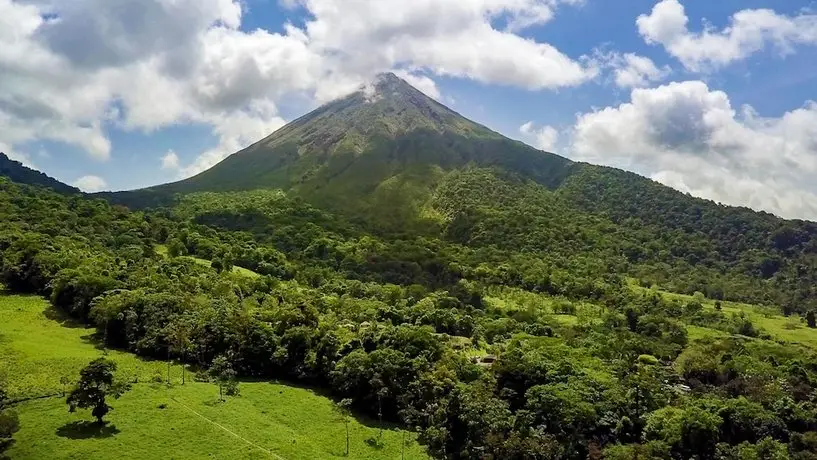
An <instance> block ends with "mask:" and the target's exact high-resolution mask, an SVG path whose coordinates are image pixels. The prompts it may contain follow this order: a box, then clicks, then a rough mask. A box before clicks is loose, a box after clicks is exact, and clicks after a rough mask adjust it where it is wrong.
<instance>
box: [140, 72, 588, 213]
mask: <svg viewBox="0 0 817 460" xmlns="http://www.w3.org/2000/svg"><path fill="white" fill-rule="evenodd" d="M572 164H573V163H572V162H571V161H569V160H567V159H565V158H562V157H559V156H557V155H553V154H550V153H545V152H541V151H539V150H536V149H534V148H532V147H530V146H528V145H525V144H523V143H521V142H517V141H513V140H510V139H508V138H505V137H503V136H501V135H500V134H498V133H496V132H494V131H491V130H490V129H488V128H486V127H484V126H482V125H479V124H477V123H474V122H473V121H470V120H468V119H466V118H465V117H463V116H461V115H460V114H458V113H456V112H454V111H453V110H451V109H449V108H448V107H445V106H444V105H442V104H440V103H438V102H437V101H435V100H434V99H432V98H430V97H428V96H426V95H425V94H423V93H422V92H420V91H418V90H417V89H415V88H414V87H412V86H411V85H409V84H408V83H406V82H405V81H404V80H402V79H400V78H399V77H397V76H395V75H394V74H391V73H388V74H381V75H379V76H378V77H377V78H376V79H375V81H374V82H373V83H371V84H370V85H366V86H364V87H362V88H361V89H360V90H359V91H357V92H355V93H353V94H350V95H348V96H347V97H344V98H342V99H339V100H336V101H333V102H331V103H329V104H326V105H324V106H322V107H320V108H318V109H316V110H315V111H313V112H311V113H309V114H307V115H305V116H303V117H301V118H299V119H297V120H295V121H293V122H291V123H289V124H288V125H286V126H284V127H283V128H281V129H279V130H278V131H276V132H274V133H272V134H271V135H270V136H268V137H266V138H265V139H262V140H261V141H259V142H257V143H255V144H253V145H251V146H250V147H248V148H246V149H244V150H242V151H240V152H237V153H235V154H233V155H231V156H229V157H228V158H226V159H225V160H224V161H222V162H221V163H219V164H217V165H216V166H214V167H213V168H211V169H209V170H207V171H205V172H203V173H201V174H199V175H197V176H194V177H191V178H189V179H187V180H184V181H181V182H176V183H173V184H168V185H164V186H159V187H155V188H153V189H151V191H153V192H155V193H157V194H159V195H164V194H165V193H166V192H172V193H179V192H181V193H186V192H198V191H234V190H249V189H258V188H279V189H283V190H285V191H287V192H289V193H291V194H295V195H298V196H301V197H303V198H305V199H307V200H308V201H310V202H312V203H313V204H315V205H318V206H320V207H324V208H328V209H331V210H333V211H338V212H340V213H342V214H346V215H349V216H351V217H365V218H367V219H368V218H376V217H377V216H379V215H380V214H382V213H384V212H386V213H388V214H390V216H388V217H389V219H388V220H389V221H390V222H402V223H401V224H399V225H403V224H405V222H403V221H405V220H406V219H408V218H409V216H411V215H414V216H416V215H418V214H422V212H423V210H422V209H421V208H423V207H424V205H425V203H426V202H427V201H428V199H429V198H430V196H431V194H432V193H433V191H434V189H435V188H436V186H437V185H438V184H439V183H440V181H441V180H442V178H443V177H444V176H445V175H446V174H447V173H449V172H451V171H453V170H457V169H461V168H466V167H472V166H473V167H488V168H494V169H497V170H501V171H503V172H506V173H510V174H512V175H514V176H518V177H520V178H525V179H530V180H533V181H535V182H538V183H540V184H542V185H544V186H546V187H548V188H554V187H555V186H557V185H558V184H559V183H560V182H561V181H562V180H563V179H564V177H565V176H566V174H567V172H568V170H569V168H570V167H571V165H572ZM395 213H404V214H406V215H405V216H403V217H399V216H394V214H395Z"/></svg>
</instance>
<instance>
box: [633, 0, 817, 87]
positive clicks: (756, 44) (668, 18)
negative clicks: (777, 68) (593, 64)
mask: <svg viewBox="0 0 817 460" xmlns="http://www.w3.org/2000/svg"><path fill="white" fill-rule="evenodd" d="M688 22H689V18H688V17H687V15H686V12H685V10H684V6H683V5H682V4H681V3H680V2H679V1H678V0H662V1H661V2H659V3H658V4H656V5H655V7H654V8H653V9H652V12H651V13H650V14H648V15H646V14H645V15H641V16H639V17H638V19H637V20H636V24H637V26H638V31H639V33H640V34H641V36H642V37H644V39H645V41H646V42H647V43H651V44H660V45H662V46H664V48H665V49H666V50H667V52H668V53H669V54H671V55H672V56H674V57H675V58H677V59H678V60H680V61H681V63H683V65H684V66H685V67H686V68H687V69H689V70H692V71H703V70H707V69H710V68H716V67H718V66H723V65H726V64H729V63H732V62H734V61H738V60H742V59H745V58H747V57H749V56H750V55H752V54H754V53H756V52H758V51H761V50H763V49H764V48H766V47H767V46H769V45H771V46H773V47H774V48H775V49H777V51H778V52H780V53H782V54H786V53H790V52H792V50H793V48H794V47H795V46H796V45H803V44H811V45H814V44H817V15H814V14H807V13H803V14H800V15H797V16H785V15H781V14H777V13H776V12H774V11H773V10H770V9H746V10H741V11H738V12H737V13H735V14H734V15H732V17H731V19H730V24H729V25H728V26H727V27H725V28H724V29H723V30H714V29H712V28H711V27H705V28H704V30H703V31H701V32H691V31H690V30H689V29H688V27H687V24H688Z"/></svg>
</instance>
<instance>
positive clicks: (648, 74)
mask: <svg viewBox="0 0 817 460" xmlns="http://www.w3.org/2000/svg"><path fill="white" fill-rule="evenodd" d="M611 65H612V66H613V68H614V71H613V74H614V78H615V83H616V85H617V86H618V87H620V88H640V87H644V86H649V85H650V84H651V83H654V82H659V81H661V80H663V79H665V78H667V76H668V75H669V74H670V68H669V67H667V66H664V67H662V68H658V67H657V66H656V65H655V63H654V62H653V61H652V60H651V59H650V58H647V57H644V56H639V55H637V54H633V53H626V54H622V55H619V54H616V55H614V57H613V59H612V62H611Z"/></svg>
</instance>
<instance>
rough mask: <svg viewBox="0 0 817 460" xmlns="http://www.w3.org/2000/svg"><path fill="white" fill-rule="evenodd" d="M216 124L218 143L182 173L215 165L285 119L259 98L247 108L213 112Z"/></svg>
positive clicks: (267, 132) (183, 175) (197, 170)
mask: <svg viewBox="0 0 817 460" xmlns="http://www.w3.org/2000/svg"><path fill="white" fill-rule="evenodd" d="M210 121H211V123H212V124H213V125H214V126H216V128H215V130H214V133H215V134H216V135H217V136H218V139H219V142H218V145H217V146H216V147H214V148H212V149H210V150H207V151H205V152H204V153H202V154H201V155H199V156H198V157H197V158H196V159H195V160H194V161H193V162H192V163H191V164H189V165H187V166H185V167H183V168H182V169H181V171H180V173H181V174H180V177H190V176H194V175H196V174H198V173H200V172H202V171H205V170H207V169H209V168H211V167H213V166H215V165H216V164H217V163H218V162H220V161H221V160H223V159H225V158H227V157H228V156H229V155H230V154H233V153H235V152H237V151H239V150H241V149H243V148H245V147H248V146H250V145H251V144H252V143H254V142H257V141H259V140H261V139H262V138H264V137H265V136H267V135H269V134H271V133H272V132H273V131H275V130H277V129H278V128H280V127H282V126H283V125H284V123H285V122H284V120H283V119H282V118H280V117H278V116H277V115H276V110H275V106H274V105H272V104H271V103H263V102H256V103H253V104H251V105H250V107H248V108H247V109H245V110H239V111H234V112H229V113H222V114H218V115H214V117H213V118H212V119H211V120H210Z"/></svg>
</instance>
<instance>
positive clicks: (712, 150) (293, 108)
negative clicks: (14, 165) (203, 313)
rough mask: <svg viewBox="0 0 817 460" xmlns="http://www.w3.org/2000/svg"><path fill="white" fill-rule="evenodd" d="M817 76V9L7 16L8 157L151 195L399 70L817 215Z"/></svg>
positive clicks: (720, 5) (140, 5)
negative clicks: (158, 187) (147, 190)
mask: <svg viewBox="0 0 817 460" xmlns="http://www.w3.org/2000/svg"><path fill="white" fill-rule="evenodd" d="M114 3H115V5H114ZM815 62H817V3H815V2H814V1H810V0H808V1H806V0H788V1H785V2H779V1H770V0H767V1H760V0H719V1H717V2H713V1H700V0H661V1H657V0H628V1H622V2H613V1H608V0H413V1H412V2H406V1H403V0H344V1H339V0H242V1H238V0H173V1H171V0H127V1H125V0H123V1H120V2H109V1H107V0H75V1H72V2H58V1H55V0H0V150H2V151H6V153H9V154H10V155H12V156H13V157H15V158H18V159H20V160H22V161H24V162H26V163H28V164H30V165H33V166H35V167H36V168H38V169H40V170H42V171H45V172H46V173H48V174H49V175H52V176H54V177H56V178H58V179H60V180H63V181H65V182H68V183H74V184H77V185H79V186H81V187H83V188H85V189H86V190H90V191H94V190H101V189H113V190H123V189H132V188H139V187H145V186H149V185H154V184H158V183H163V182H168V181H173V180H178V179H180V178H183V177H186V176H189V175H191V174H194V173H196V172H199V171H201V170H203V169H205V168H206V167H209V166H211V165H212V164H215V163H216V162H217V161H219V160H220V159H222V158H224V157H225V156H226V155H228V154H230V153H233V152H234V151H236V150H238V149H240V148H242V147H244V146H246V145H248V144H249V143H251V142H254V141H256V140H258V139H260V138H261V137H263V136H265V135H267V134H269V133H270V132H272V131H273V130H274V129H277V128H278V127H280V126H281V125H282V124H284V123H285V122H286V121H288V120H292V119H294V118H296V117H298V116H300V115H302V114H304V113H306V112H308V111H309V110H311V109H314V108H315V107H317V106H319V105H320V104H322V103H325V102H327V101H329V100H331V99H332V98H335V97H339V96H341V95H343V94H345V93H346V92H349V91H353V90H354V89H355V88H357V87H359V85H360V84H362V83H364V82H365V81H367V80H369V79H371V78H372V77H373V76H374V75H375V74H377V73H378V72H382V71H387V70H394V71H396V72H397V73H398V74H399V75H401V76H403V77H404V78H406V79H407V80H408V81H409V82H410V83H412V84H415V85H416V86H418V87H419V88H420V89H421V90H423V91H425V92H426V93H427V94H429V95H431V96H433V97H435V98H437V99H439V100H440V101H441V102H443V103H445V104H447V105H450V106H451V107H452V108H454V109H455V110H457V111H459V112H460V113H462V114H463V115H465V116H467V117H469V118H472V119H474V120H476V121H479V122H481V123H483V124H486V125H487V126H489V127H491V128H493V129H495V130H497V131H500V132H501V133H503V134H505V135H507V136H509V137H513V138H516V139H520V140H523V141H525V142H528V143H530V144H531V145H534V146H536V147H539V148H542V149H545V150H549V151H554V152H556V153H559V154H562V155H564V156H567V157H570V158H573V159H576V160H582V161H591V162H595V163H602V164H607V165H612V166H617V167H623V168H626V169H630V170H633V171H636V172H638V173H640V174H643V175H646V176H648V177H652V178H653V179H655V180H658V181H660V182H662V183H665V184H667V185H669V186H672V187H675V188H677V189H679V190H682V191H684V192H689V193H692V194H694V195H698V196H702V197H705V198H709V199H714V200H717V201H720V202H723V203H727V204H733V205H744V206H750V207H753V208H755V209H763V210H767V211H770V212H774V213H776V214H779V215H782V216H785V217H792V218H808V219H817V185H815V184H814V181H813V180H811V178H812V177H814V174H815V173H817V105H816V104H814V103H813V102H812V101H814V100H817V64H815Z"/></svg>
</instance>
